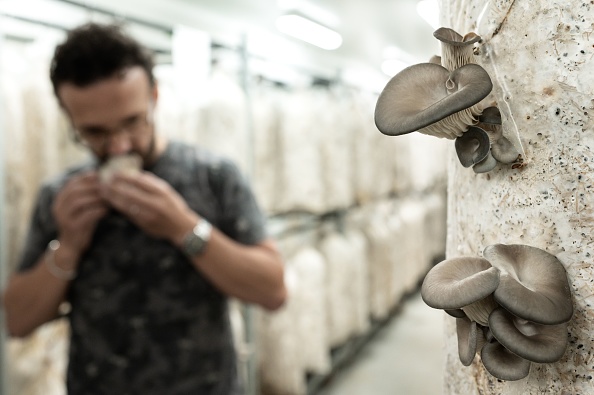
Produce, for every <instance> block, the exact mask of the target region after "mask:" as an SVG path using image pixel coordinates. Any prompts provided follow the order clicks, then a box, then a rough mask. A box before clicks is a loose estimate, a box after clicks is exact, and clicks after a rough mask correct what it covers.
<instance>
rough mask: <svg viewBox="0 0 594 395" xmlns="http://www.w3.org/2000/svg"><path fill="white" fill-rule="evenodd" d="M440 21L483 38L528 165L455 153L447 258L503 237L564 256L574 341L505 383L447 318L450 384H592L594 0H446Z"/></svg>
mask: <svg viewBox="0 0 594 395" xmlns="http://www.w3.org/2000/svg"><path fill="white" fill-rule="evenodd" d="M440 6H441V21H442V26H445V27H451V28H453V29H454V30H456V31H457V32H458V33H460V34H462V35H464V34H466V33H468V32H471V31H473V32H475V33H478V34H479V35H481V37H482V38H483V42H482V44H481V46H480V51H479V53H478V55H477V63H479V64H480V65H482V66H483V67H484V68H485V69H486V70H487V71H488V72H489V74H490V76H491V78H492V80H493V84H494V89H493V92H492V94H491V96H490V97H489V100H491V101H493V102H495V103H496V104H497V105H498V107H499V108H500V110H501V112H502V117H503V127H504V134H505V135H506V136H508V137H509V138H510V139H511V140H512V141H514V142H515V145H516V146H517V147H518V148H519V149H521V150H522V151H523V158H524V161H525V162H524V163H525V166H524V167H522V168H516V169H512V168H511V165H499V166H498V167H497V168H495V169H494V170H493V171H491V172H490V173H487V174H475V173H474V172H473V171H472V170H471V169H465V168H463V167H462V166H461V165H460V164H459V162H458V160H457V158H456V155H455V152H454V151H453V145H452V151H451V153H450V161H449V174H448V176H449V181H448V191H449V197H448V210H449V212H448V241H447V256H448V258H450V257H455V256H461V255H473V256H477V255H478V256H482V251H483V249H484V248H485V247H486V246H487V245H490V244H494V243H507V244H515V243H520V244H528V245H532V246H535V247H539V248H542V249H544V250H546V251H548V252H550V253H552V254H554V255H556V256H557V257H558V258H559V260H560V261H561V262H562V263H563V265H564V266H565V268H566V270H567V273H568V278H569V283H570V286H571V289H572V291H573V298H574V308H575V313H574V317H573V319H572V321H571V322H570V324H569V333H568V336H569V347H568V349H567V351H566V353H565V355H564V356H563V358H562V359H561V360H560V361H559V362H557V363H554V364H533V365H532V368H531V371H530V374H529V376H528V377H527V378H525V379H523V380H519V381H516V382H503V381H501V380H497V379H496V378H494V377H493V376H491V375H490V374H489V373H487V372H486V371H485V370H484V368H483V367H482V364H481V363H480V358H479V357H478V356H477V357H476V358H475V360H474V362H473V364H472V365H471V366H469V367H464V366H463V365H462V364H461V363H460V360H459V359H458V351H457V340H456V336H455V324H454V320H453V319H448V320H447V321H448V324H447V325H446V337H447V350H446V352H447V358H446V367H445V369H446V371H445V375H444V377H445V383H444V393H446V394H484V395H487V394H567V395H569V394H582V395H583V394H592V393H594V379H593V377H594V308H593V304H594V269H593V268H592V263H593V256H594V238H593V236H592V234H593V233H592V227H593V226H594V216H593V204H594V195H593V190H594V152H593V150H594V1H591V0H580V1H558V0H540V1H526V0H523V1H522V0H505V1H502V0H500V1H485V0H443V1H441V3H440Z"/></svg>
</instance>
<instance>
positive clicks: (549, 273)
mask: <svg viewBox="0 0 594 395" xmlns="http://www.w3.org/2000/svg"><path fill="white" fill-rule="evenodd" d="M483 256H484V257H485V258H486V259H487V260H488V261H489V262H490V263H491V265H493V266H494V267H496V268H497V269H499V270H500V271H501V274H500V282H499V286H498V287H497V290H495V293H494V296H495V300H496V301H497V303H499V304H500V305H501V306H503V307H504V308H505V309H507V310H508V311H509V312H510V313H512V314H513V315H515V316H517V317H520V318H523V319H526V320H528V321H532V322H535V323H538V324H544V325H556V324H560V323H562V322H567V321H569V320H570V319H571V316H572V315H573V303H572V300H571V291H570V288H569V282H568V280H567V273H566V272H565V268H564V267H563V265H562V264H561V262H559V260H558V259H557V258H556V257H555V256H554V255H551V254H549V253H548V252H546V251H544V250H541V249H540V248H536V247H531V246H527V245H522V244H509V245H507V244H495V245H490V246H487V247H486V248H485V250H484V252H483Z"/></svg>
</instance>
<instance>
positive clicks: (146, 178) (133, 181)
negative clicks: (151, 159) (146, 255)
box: [101, 172, 198, 244]
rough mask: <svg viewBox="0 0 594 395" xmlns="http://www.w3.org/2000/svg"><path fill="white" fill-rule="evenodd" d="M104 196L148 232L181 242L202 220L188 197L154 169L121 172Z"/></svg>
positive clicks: (103, 189)
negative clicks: (187, 202)
mask: <svg viewBox="0 0 594 395" xmlns="http://www.w3.org/2000/svg"><path fill="white" fill-rule="evenodd" d="M101 194H102V196H103V198H104V199H105V200H106V201H108V202H109V204H111V205H112V206H113V207H114V208H115V209H117V210H118V211H120V212H121V213H122V214H124V215H125V216H127V217H128V218H129V219H130V220H131V221H132V222H134V223H135V224H136V225H137V226H138V227H139V228H141V229H142V230H143V231H145V232H146V233H147V234H149V235H151V236H153V237H157V238H162V239H167V240H169V241H171V242H173V243H174V244H178V243H179V241H180V240H181V239H182V238H183V235H185V234H186V233H187V232H188V231H190V230H191V229H192V227H193V226H194V225H195V224H196V222H197V221H198V215H197V214H195V213H194V212H193V211H192V210H190V208H189V207H188V205H187V204H186V202H185V201H184V199H183V198H182V197H181V196H180V195H179V194H178V193H177V192H176V191H175V190H174V189H173V188H172V187H171V186H170V185H169V184H168V183H167V182H165V181H164V180H162V179H160V178H158V177H157V176H155V175H154V174H152V173H149V172H141V173H140V174H136V175H126V174H117V175H116V176H114V178H113V179H112V181H111V182H110V183H108V184H105V185H104V186H103V188H102V190H101Z"/></svg>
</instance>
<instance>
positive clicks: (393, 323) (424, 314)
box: [319, 293, 445, 395]
mask: <svg viewBox="0 0 594 395" xmlns="http://www.w3.org/2000/svg"><path fill="white" fill-rule="evenodd" d="M444 320H445V315H444V313H443V311H441V310H435V309H432V308H430V307H428V306H427V305H426V304H425V303H424V302H423V300H422V299H421V295H420V293H415V294H413V295H411V296H409V297H408V298H406V300H405V301H404V302H403V305H402V308H401V310H400V311H398V312H397V313H396V314H395V315H394V317H393V318H392V319H391V320H390V321H389V322H388V323H387V324H386V325H385V326H384V327H382V328H381V329H380V330H379V332H378V333H376V334H375V336H374V337H373V338H372V339H371V340H370V341H369V343H367V344H366V345H365V346H364V347H363V349H362V350H361V351H360V352H359V353H358V354H356V357H355V358H353V359H352V361H350V362H349V363H348V364H347V365H346V366H344V367H343V368H342V369H340V370H339V371H338V372H337V373H335V374H334V376H333V377H332V378H331V379H330V380H329V382H328V383H327V384H326V385H325V386H324V387H323V388H322V390H321V391H320V392H319V395H439V394H441V393H442V387H443V366H444V360H445V356H444V347H443V341H444V331H443V326H444Z"/></svg>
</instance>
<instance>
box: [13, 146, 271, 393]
mask: <svg viewBox="0 0 594 395" xmlns="http://www.w3.org/2000/svg"><path fill="white" fill-rule="evenodd" d="M92 166H93V165H92V164H90V165H86V166H81V167H78V168H77V169H74V170H72V171H70V172H67V173H66V174H65V175H64V176H62V177H60V178H59V179H58V180H56V181H54V182H52V183H49V184H48V185H45V186H44V187H43V188H42V189H41V192H40V196H39V199H38V202H37V206H36V208H35V212H34V215H33V219H32V221H33V222H32V226H31V229H30V232H29V235H28V240H27V243H26V250H25V251H24V254H23V258H22V261H21V263H20V266H19V270H27V269H28V268H30V267H32V266H33V265H34V264H35V262H36V261H37V259H38V258H39V256H40V255H41V254H42V253H43V252H44V250H45V248H46V246H47V244H48V242H49V241H50V240H52V239H53V238H55V237H56V234H57V232H56V225H55V221H54V219H53V217H52V215H51V205H52V202H53V200H54V197H55V195H56V193H57V191H59V189H60V188H61V187H62V186H63V185H64V183H65V182H66V180H67V179H68V178H69V177H71V176H72V175H74V174H76V173H78V172H80V171H82V170H84V169H88V168H89V167H92ZM148 170H149V171H151V172H153V173H154V174H155V175H157V176H158V177H160V178H162V179H164V180H166V181H167V182H168V183H169V184H170V185H171V186H172V187H173V188H174V189H175V190H176V191H177V192H178V193H180V194H181V195H182V196H183V197H184V199H185V200H186V202H187V203H188V205H189V206H190V207H191V208H192V209H193V210H194V211H195V212H197V213H198V214H199V215H201V216H203V217H204V218H206V219H207V220H208V221H210V222H211V223H212V224H213V226H215V227H217V228H218V229H219V230H221V231H222V232H224V233H225V234H226V235H227V236H229V237H230V238H232V239H234V240H236V241H238V242H240V243H243V244H255V243H258V242H260V241H261V240H263V239H264V238H265V229H264V226H265V225H264V224H265V219H264V217H263V216H262V214H261V212H260V210H259V208H258V206H257V204H256V201H255V199H254V196H253V194H252V192H251V190H250V188H249V186H248V184H247V182H246V181H245V180H244V179H243V178H242V177H241V175H240V174H239V171H238V170H237V168H236V167H235V165H233V164H232V163H231V162H230V161H228V160H223V159H221V158H218V157H215V156H213V155H211V154H209V153H207V152H206V151H204V150H201V149H197V148H194V147H190V146H187V145H185V144H182V143H178V142H170V143H169V145H168V147H167V149H166V151H165V152H164V154H163V155H162V156H161V158H159V160H158V161H157V162H156V163H155V165H154V166H152V168H150V169H148ZM68 301H69V302H70V304H71V306H72V309H71V312H70V314H69V319H70V323H71V328H72V334H71V342H70V352H69V365H68V374H67V387H68V393H69V394H71V395H74V394H76V395H79V394H80V395H86V394H93V395H99V394H106V395H107V394H109V395H113V394H118V395H124V394H142V395H151V394H155V395H163V394H168V395H182V394H184V395H185V394H187V395H189V394H192V395H198V394H200V395H210V394H212V395H214V394H216V395H228V394H234V395H235V394H240V393H241V385H240V383H239V380H238V376H237V371H236V365H235V364H236V360H235V351H234V349H233V340H232V335H231V330H230V323H229V319H228V314H227V299H226V297H225V295H223V294H222V293H221V292H220V291H219V290H217V289H216V288H215V287H214V286H213V285H212V284H211V283H210V282H209V281H208V280H207V279H206V278H205V277H203V276H202V275H201V273H200V272H199V271H197V270H196V269H195V268H194V266H192V264H191V263H190V261H189V260H188V259H187V258H186V257H185V256H184V255H183V254H182V253H181V252H180V251H179V250H178V249H176V248H175V247H174V246H173V245H171V244H170V243H169V242H167V241H165V240H158V239H155V238H152V237H150V236H148V235H146V234H145V233H143V232H142V231H140V230H139V229H138V228H137V227H136V226H135V225H134V224H132V223H131V222H130V221H129V220H127V219H126V218H125V217H124V216H122V215H121V214H119V213H117V212H115V211H114V212H111V213H110V214H108V215H107V216H106V217H105V218H104V219H102V220H101V221H100V223H99V224H98V226H97V230H96V232H95V235H94V237H93V242H92V246H91V247H90V248H89V250H88V251H87V252H86V253H85V254H84V256H83V258H82V260H81V262H80V266H79V270H78V276H77V277H76V279H75V280H74V281H72V283H71V286H70V288H69V292H68Z"/></svg>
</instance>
